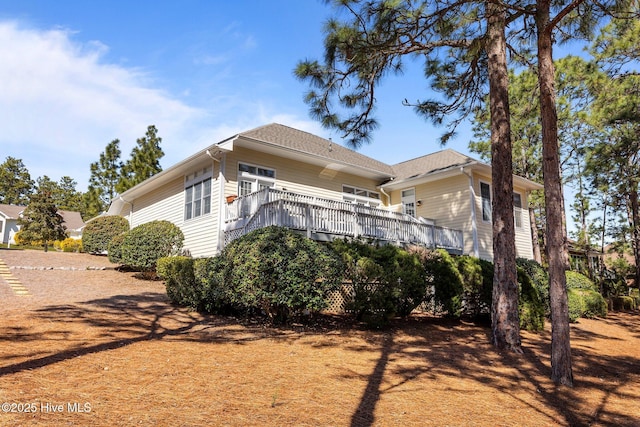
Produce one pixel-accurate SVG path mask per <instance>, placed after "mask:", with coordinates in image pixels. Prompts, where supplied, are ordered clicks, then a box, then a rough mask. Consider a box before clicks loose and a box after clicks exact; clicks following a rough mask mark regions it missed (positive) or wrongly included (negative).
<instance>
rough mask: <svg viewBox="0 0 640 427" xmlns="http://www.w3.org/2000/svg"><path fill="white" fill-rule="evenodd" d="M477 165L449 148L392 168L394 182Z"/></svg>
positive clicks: (474, 161) (471, 159)
mask: <svg viewBox="0 0 640 427" xmlns="http://www.w3.org/2000/svg"><path fill="white" fill-rule="evenodd" d="M471 163H479V162H478V161H477V160H475V159H473V158H471V157H469V156H465V155H464V154H462V153H459V152H457V151H455V150H452V149H450V148H448V149H446V150H442V151H437V152H435V153H431V154H427V155H426V156H421V157H418V158H415V159H412V160H407V161H404V162H401V163H398V164H395V165H393V166H392V168H393V171H394V174H395V176H396V178H395V179H396V180H398V181H401V180H405V179H411V178H417V177H421V176H427V175H430V174H433V173H437V172H441V171H443V170H445V169H449V168H452V167H461V166H466V165H469V164H471Z"/></svg>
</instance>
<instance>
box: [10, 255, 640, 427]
mask: <svg viewBox="0 0 640 427" xmlns="http://www.w3.org/2000/svg"><path fill="white" fill-rule="evenodd" d="M114 267H115V266H113V265H111V264H110V263H109V262H108V260H107V259H106V258H104V257H96V256H90V255H86V254H70V253H58V252H48V253H43V252H37V251H17V250H6V249H2V250H0V298H1V300H2V302H3V308H2V313H3V315H2V318H1V320H0V340H1V341H2V342H1V344H0V403H2V413H0V425H1V426H65V425H72V426H132V425H136V426H200V425H213V426H218V425H220V426H247V425H249V426H556V425H562V426H565V425H566V426H569V425H570V426H640V346H639V344H640V315H639V314H638V313H637V312H635V313H610V315H609V316H608V317H607V318H606V319H597V320H587V319H581V320H580V322H579V323H577V324H575V325H573V326H572V348H573V369H574V377H575V387H574V388H566V387H556V386H555V385H554V384H553V383H552V382H551V381H550V380H549V376H550V361H549V352H550V332H549V330H548V329H547V330H546V331H545V332H544V333H542V334H530V333H523V344H524V355H521V356H516V355H512V354H501V353H499V352H497V351H495V350H494V348H493V347H491V346H490V345H489V343H488V342H489V332H490V331H489V329H488V328H487V327H486V326H484V325H474V324H471V323H466V322H451V321H445V320H442V319H437V318H432V317H415V318H411V319H409V320H406V321H401V320H398V321H397V322H394V325H393V327H391V328H389V329H388V330H384V331H366V330H362V329H360V328H358V327H347V326H346V325H345V324H344V322H341V321H340V319H324V321H323V322H322V323H319V324H316V325H315V326H314V327H306V326H302V325H291V326H289V327H285V328H269V327H265V326H264V325H262V324H261V323H259V322H249V321H242V320H238V319H234V318H227V317H219V316H204V315H201V314H198V313H193V312H189V311H187V310H185V309H182V308H178V307H174V306H172V305H170V304H169V303H168V300H167V298H166V294H165V289H164V285H163V284H162V282H157V281H156V282H150V281H142V280H138V279H136V278H134V277H133V275H132V274H131V273H122V272H118V271H116V270H115V269H114Z"/></svg>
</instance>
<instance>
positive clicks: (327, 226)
mask: <svg viewBox="0 0 640 427" xmlns="http://www.w3.org/2000/svg"><path fill="white" fill-rule="evenodd" d="M226 222H227V229H226V231H225V244H227V243H229V242H231V241H232V240H235V239H237V238H238V237H240V236H243V235H245V234H247V233H249V232H251V231H253V230H257V229H259V228H264V227H268V226H271V225H277V226H281V227H287V228H291V229H294V230H301V231H306V233H307V236H308V237H315V236H318V235H319V234H324V235H331V236H345V237H355V238H357V237H362V238H365V239H374V240H382V241H390V242H394V243H398V244H401V243H402V244H408V243H414V244H419V245H424V246H426V247H430V248H435V247H441V248H445V249H449V250H453V251H462V249H463V238H462V232H461V231H460V230H453V229H449V228H444V227H436V226H434V225H431V224H426V223H423V222H421V221H419V220H417V219H415V218H413V217H411V216H409V215H405V214H402V213H399V212H392V211H387V210H384V209H377V208H372V207H368V206H363V205H359V204H354V203H350V202H342V201H336V200H329V199H323V198H318V197H313V196H306V195H302V194H296V193H290V192H286V191H281V190H275V189H271V188H266V189H264V190H261V191H258V192H255V193H251V194H248V195H246V196H243V197H239V198H237V199H236V200H234V201H233V202H232V203H230V204H228V205H227V210H226Z"/></svg>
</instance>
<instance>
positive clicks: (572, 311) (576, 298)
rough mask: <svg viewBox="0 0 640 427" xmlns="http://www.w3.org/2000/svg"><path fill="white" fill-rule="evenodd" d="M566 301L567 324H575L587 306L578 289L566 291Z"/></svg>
mask: <svg viewBox="0 0 640 427" xmlns="http://www.w3.org/2000/svg"><path fill="white" fill-rule="evenodd" d="M567 299H568V304H569V322H571V323H575V322H577V321H578V319H579V318H580V317H582V315H583V314H584V312H585V311H586V310H587V305H586V304H585V302H584V298H583V297H582V294H581V293H580V291H579V290H578V289H574V288H572V289H568V290H567Z"/></svg>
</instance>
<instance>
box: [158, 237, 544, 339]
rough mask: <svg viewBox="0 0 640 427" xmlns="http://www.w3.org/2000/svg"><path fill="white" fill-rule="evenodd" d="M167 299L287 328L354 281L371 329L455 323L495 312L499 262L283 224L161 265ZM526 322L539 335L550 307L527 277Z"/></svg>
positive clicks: (356, 302) (358, 305)
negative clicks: (416, 314)
mask: <svg viewBox="0 0 640 427" xmlns="http://www.w3.org/2000/svg"><path fill="white" fill-rule="evenodd" d="M157 272H158V275H159V276H160V277H162V278H163V279H164V280H165V284H166V287H167V294H168V296H169V297H170V298H171V300H172V301H173V302H174V303H176V304H179V305H184V306H188V307H191V308H192V309H195V310H199V311H205V312H210V313H244V314H259V313H264V314H266V315H268V316H269V317H270V318H271V319H272V320H273V321H274V322H283V321H286V320H288V319H290V318H291V316H294V315H297V314H300V313H303V312H317V311H320V310H322V309H324V308H325V307H326V305H327V302H326V301H327V298H326V297H327V295H328V293H329V292H330V291H332V290H334V289H337V287H338V286H339V285H340V284H341V283H343V282H345V281H347V282H349V283H350V284H351V285H352V289H353V293H352V295H351V297H350V298H348V299H347V301H346V308H347V311H348V312H350V313H353V315H354V316H355V317H356V318H357V319H358V320H362V321H364V322H366V323H367V324H369V325H370V326H379V325H382V324H384V323H386V322H387V321H388V320H389V319H390V318H392V317H394V316H407V315H409V314H410V313H411V312H412V311H413V310H414V309H415V308H417V307H418V306H420V305H421V304H424V305H425V306H427V307H431V308H432V309H433V310H436V311H438V312H439V313H441V314H445V315H448V316H452V317H461V316H472V317H479V316H486V315H488V313H489V309H490V306H491V294H492V285H493V265H492V264H491V263H490V262H487V261H483V260H479V259H477V258H471V257H468V256H460V257H453V256H451V255H450V254H448V253H447V252H446V251H444V250H435V251H431V250H426V249H421V248H411V249H409V250H404V249H401V248H398V247H396V246H392V245H384V246H373V245H369V244H366V243H363V242H358V241H346V240H336V241H334V242H332V243H331V244H329V245H323V244H320V243H318V242H314V241H312V240H309V239H306V238H304V237H302V236H301V235H299V234H297V233H295V232H292V231H290V230H287V229H284V228H280V227H268V228H265V229H261V230H257V231H254V232H252V233H250V234H248V235H246V236H243V237H242V238H240V239H237V240H235V241H234V242H232V243H231V244H230V245H228V246H227V248H226V249H225V250H224V251H223V252H222V253H221V254H220V255H218V256H216V257H213V258H206V259H197V260H192V259H190V258H186V257H169V258H163V259H160V260H159V261H158V267H157ZM518 277H519V282H520V283H519V286H520V302H519V311H520V319H521V326H522V327H523V328H525V329H529V330H539V329H541V328H542V326H543V323H544V304H543V302H542V299H541V298H540V293H539V291H538V290H537V288H536V286H535V285H534V283H533V282H534V281H533V280H532V279H531V278H530V277H529V276H528V275H527V274H526V273H525V270H524V269H521V270H520V271H519V275H518Z"/></svg>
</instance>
